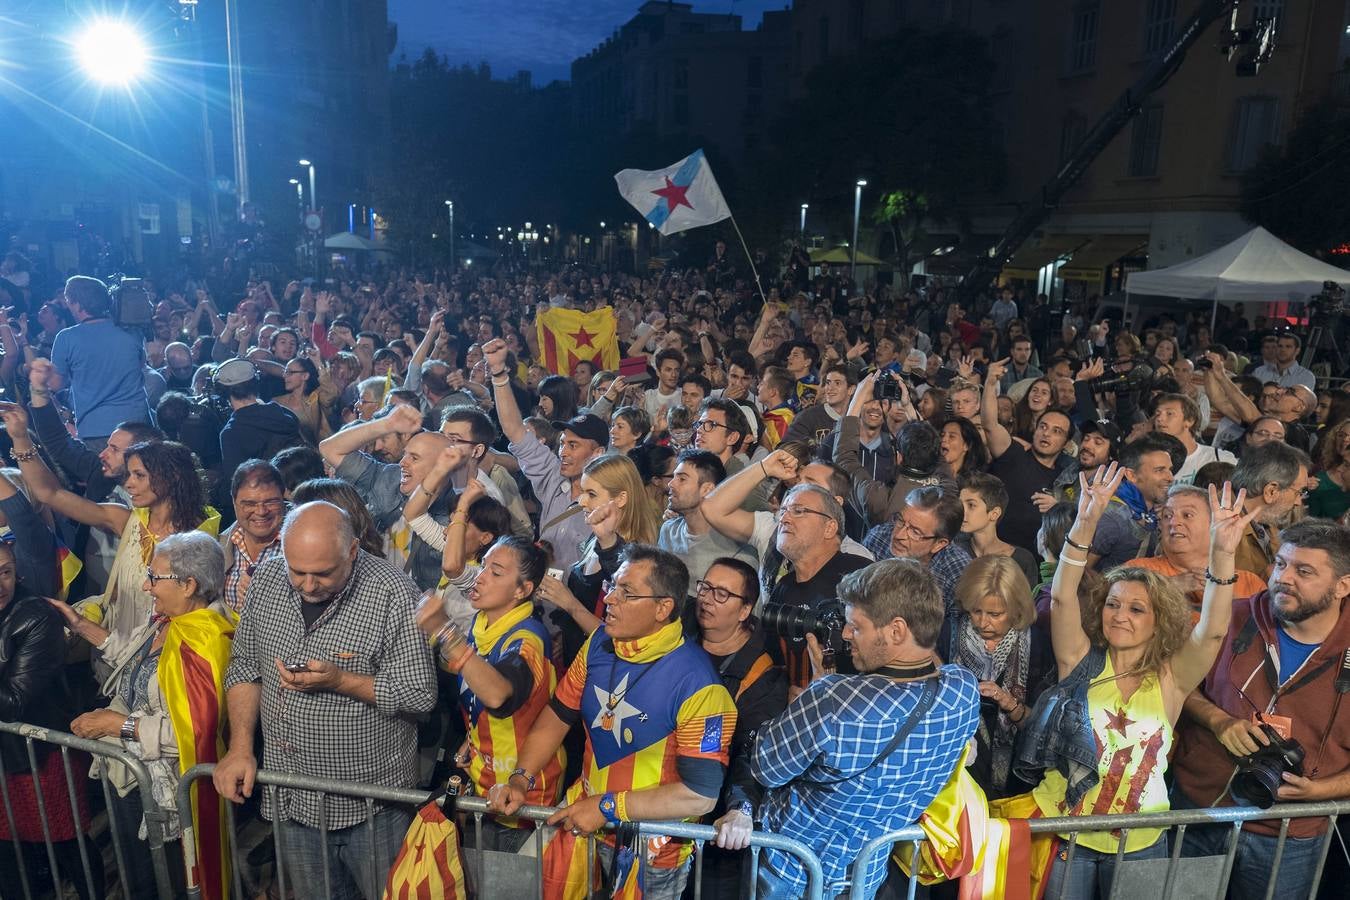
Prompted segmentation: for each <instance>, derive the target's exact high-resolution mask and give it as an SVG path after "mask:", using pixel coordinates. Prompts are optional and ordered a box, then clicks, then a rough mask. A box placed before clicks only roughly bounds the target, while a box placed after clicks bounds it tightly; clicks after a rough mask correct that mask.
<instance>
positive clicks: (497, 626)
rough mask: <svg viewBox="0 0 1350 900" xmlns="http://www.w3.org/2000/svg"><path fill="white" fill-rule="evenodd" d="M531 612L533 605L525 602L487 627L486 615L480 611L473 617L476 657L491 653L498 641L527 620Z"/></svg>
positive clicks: (527, 601)
mask: <svg viewBox="0 0 1350 900" xmlns="http://www.w3.org/2000/svg"><path fill="white" fill-rule="evenodd" d="M533 612H534V603H532V602H531V601H529V600H526V601H525V602H524V603H522V604H520V605H519V606H517V607H514V608H512V609H511V610H510V611H509V612H508V613H507V614H506V615H504V616H502V617H501V618H500V619H498V620H497V621H496V622H493V623H492V624H491V625H489V624H488V620H487V613H485V612H483V611H481V610H480V611H479V612H478V615H476V616H474V617H473V644H474V646H475V647H477V648H478V655H479V656H487V655H488V654H489V653H491V652H492V651H493V649H494V648H496V646H497V642H498V641H500V640H501V639H502V638H504V637H506V636H507V635H508V634H510V633H511V630H512V629H513V628H515V627H516V626H517V625H519V624H520V623H521V622H524V621H525V620H526V619H528V618H529V617H530V614H531V613H533Z"/></svg>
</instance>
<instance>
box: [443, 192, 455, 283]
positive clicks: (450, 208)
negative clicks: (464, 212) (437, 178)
mask: <svg viewBox="0 0 1350 900" xmlns="http://www.w3.org/2000/svg"><path fill="white" fill-rule="evenodd" d="M445 211H446V213H447V214H448V215H449V216H450V273H451V274H452V275H453V274H454V272H455V201H453V200H447V201H445Z"/></svg>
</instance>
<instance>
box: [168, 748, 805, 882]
mask: <svg viewBox="0 0 1350 900" xmlns="http://www.w3.org/2000/svg"><path fill="white" fill-rule="evenodd" d="M214 771H215V766H213V765H199V766H194V767H192V768H191V769H189V770H188V771H187V772H185V773H183V777H182V780H181V781H180V782H179V784H178V803H179V808H180V809H187V808H189V807H188V806H186V805H185V804H186V803H187V802H188V800H189V797H190V791H191V785H192V782H193V781H194V780H195V779H198V778H210V777H211V774H212V773H213V772H214ZM254 785H255V787H254V793H255V794H256V793H257V791H258V789H259V788H261V789H262V790H263V791H265V792H266V793H267V794H268V795H269V799H270V801H271V803H272V807H273V808H274V809H276V808H278V806H279V804H278V803H277V801H278V799H279V797H278V793H279V792H280V791H282V790H300V791H310V792H315V793H319V794H325V795H334V796H341V797H356V798H361V799H364V800H365V801H366V813H367V815H366V824H365V826H357V827H366V828H369V829H370V832H371V838H372V839H373V838H374V828H375V826H374V821H373V816H374V813H375V804H376V803H377V802H378V803H381V804H388V805H403V806H408V807H410V808H412V809H413V810H416V809H418V808H420V807H421V806H423V805H425V804H426V802H427V801H428V800H430V799H431V796H432V794H431V792H429V791H423V790H415V789H406V788H386V787H378V786H376V785H368V784H353V783H350V782H344V781H335V780H331V779H325V778H311V777H308V776H303V775H290V774H286V773H283V772H272V771H268V770H266V769H259V770H258V773H257V776H256V778H255V780H254ZM225 806H226V816H227V819H228V828H229V838H230V853H231V857H232V863H233V865H232V866H231V870H232V872H233V879H234V896H237V897H244V896H246V894H245V892H244V886H243V882H242V868H241V865H240V863H241V859H240V851H239V846H238V842H237V841H236V840H235V837H236V835H237V833H238V832H237V829H236V825H235V805H234V804H233V803H229V802H226V804H225ZM319 808H320V811H321V812H322V810H323V809H324V805H323V804H320V807H319ZM455 809H456V811H457V812H458V813H463V814H466V815H468V816H471V817H472V819H473V824H472V832H473V835H474V838H475V840H474V841H473V844H474V847H468V846H465V849H464V854H465V857H466V872H465V874H466V876H470V877H471V884H476V885H480V886H481V885H484V884H486V883H487V882H488V879H489V877H490V876H491V874H492V873H490V872H489V871H488V859H487V854H488V853H494V852H495V851H486V852H484V851H475V849H474V848H480V847H482V846H483V819H484V817H492V814H491V813H489V812H488V808H487V800H486V799H485V798H483V797H471V796H464V797H458V798H456V804H455ZM555 812H557V808H556V807H547V806H524V807H521V809H520V810H519V811H517V813H516V814H515V818H524V819H530V820H532V821H535V822H543V821H544V820H545V819H547V818H548V817H549V816H551V815H553V813H555ZM633 824H634V825H635V826H636V830H637V838H638V839H639V840H641V839H643V838H647V837H671V838H680V839H685V840H691V841H693V842H694V859H693V865H692V867H691V871H690V876H689V877H690V881H691V882H692V883H693V885H694V897H695V900H699V898H701V896H702V873H703V852H704V844H705V843H706V842H708V841H711V840H713V839H715V838H716V836H717V832H716V829H714V828H712V827H711V826H709V825H696V824H691V823H687V822H636V823H633ZM183 827H184V832H183V847H184V863H185V865H186V868H187V877H188V879H189V881H188V884H187V896H188V897H189V898H192V900H196V898H200V897H201V888H200V886H199V885H195V884H192V883H191V878H192V868H193V865H192V859H191V854H192V846H193V844H192V835H191V830H190V829H191V823H190V822H189V821H188V820H187V819H186V818H184V819H183ZM285 827H286V823H285V822H280V823H277V822H274V823H272V838H271V839H272V844H273V850H274V852H275V854H276V856H275V859H276V880H277V887H278V888H279V890H280V892H281V895H282V896H285V894H286V879H287V875H286V864H285V859H284V854H283V851H282V838H281V834H280V830H282V829H285ZM606 830H611V829H610V828H609V827H607V829H606ZM319 836H320V846H321V848H322V849H321V853H322V855H323V856H324V857H325V858H326V857H327V847H328V844H327V839H328V828H327V826H326V825H325V824H324V822H323V821H320V827H319ZM530 840H532V841H533V842H534V845H535V847H534V850H535V852H534V865H533V873H532V875H533V878H532V880H531V882H530V884H532V885H533V887H534V888H535V891H536V893H535V894H530V893H525V894H520V895H518V894H517V893H516V892H515V891H512V892H510V893H507V892H506V890H505V889H504V888H503V886H502V885H501V884H500V883H498V884H497V885H495V890H494V891H493V892H483V891H480V892H479V893H478V896H519V897H520V898H522V900H523V898H526V897H530V896H537V891H538V889H539V887H540V886H541V885H542V882H543V856H544V853H543V841H544V838H543V830H542V829H539V828H536V829H535V830H534V834H533V836H532V837H531V839H530ZM750 843H751V847H752V848H754V849H755V850H756V851H758V850H763V849H775V850H781V851H783V852H785V853H790V854H792V855H793V856H795V857H796V858H797V859H798V860H799V861H800V862H801V864H802V867H803V869H804V870H805V872H806V873H807V878H808V886H807V893H806V894H805V900H822V891H823V889H824V884H825V878H824V873H823V870H822V868H821V864H820V860H819V859H818V858H817V857H816V855H815V853H814V852H813V851H812V850H811V849H810V848H809V847H807V846H806V845H805V844H803V843H801V842H800V841H796V840H793V839H792V838H787V837H783V836H782V835H777V834H770V833H767V832H759V831H756V832H753V833H752V834H751V837H750ZM466 845H467V841H466ZM587 853H588V857H589V859H590V861H591V863H592V866H593V864H594V861H595V853H596V849H595V840H594V838H589V839H587ZM497 855H498V856H508V855H509V856H511V857H513V858H514V860H513V861H517V862H523V861H524V859H525V857H523V856H522V855H518V854H505V853H499V854H497ZM758 857H759V853H758V852H755V853H752V854H751V855H750V873H749V878H748V880H749V884H750V886H751V887H750V890H749V892H748V893H747V894H746V896H753V895H754V888H753V885H754V884H755V878H756V877H757V874H758V863H759V859H758ZM638 858H639V860H640V865H643V866H645V865H646V856H645V854H643V853H639V854H638ZM521 871H522V870H521V869H520V867H517V874H520V872H521ZM526 874H531V873H528V872H526ZM330 879H331V873H330V872H329V871H328V867H327V866H325V869H324V893H325V894H326V895H328V896H332V889H331V881H330ZM519 883H520V882H517V884H519ZM368 888H369V891H370V892H369V893H368V894H367V896H368V897H379V896H381V895H382V893H383V891H384V885H383V883H382V882H381V883H380V884H372V885H369V886H368Z"/></svg>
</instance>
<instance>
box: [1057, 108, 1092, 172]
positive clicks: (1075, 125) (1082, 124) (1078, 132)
mask: <svg viewBox="0 0 1350 900" xmlns="http://www.w3.org/2000/svg"><path fill="white" fill-rule="evenodd" d="M1086 133H1087V119H1085V118H1084V117H1083V116H1081V115H1079V114H1078V113H1069V114H1068V115H1067V116H1065V117H1064V122H1063V123H1062V125H1061V126H1060V132H1059V162H1060V165H1063V164H1064V162H1065V160H1067V159H1068V158H1069V156H1070V155H1071V154H1072V153H1073V151H1075V150H1077V149H1078V145H1079V144H1081V143H1082V142H1083V135H1084V134H1086Z"/></svg>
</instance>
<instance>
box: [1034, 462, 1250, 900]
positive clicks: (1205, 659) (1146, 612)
mask: <svg viewBox="0 0 1350 900" xmlns="http://www.w3.org/2000/svg"><path fill="white" fill-rule="evenodd" d="M1123 474H1124V471H1123V470H1122V469H1118V468H1117V467H1116V466H1115V465H1114V464H1113V465H1112V466H1111V467H1110V468H1109V469H1108V470H1105V471H1103V470H1101V469H1099V470H1098V471H1097V474H1096V476H1095V477H1094V478H1093V479H1092V481H1091V483H1089V482H1088V480H1087V478H1086V477H1084V476H1080V477H1079V481H1080V485H1081V488H1082V490H1081V492H1080V494H1079V498H1078V517H1077V518H1076V519H1075V521H1074V523H1073V527H1072V528H1071V529H1070V530H1069V534H1068V537H1067V539H1066V540H1065V542H1064V549H1063V550H1062V551H1061V553H1060V557H1059V559H1060V564H1059V566H1058V567H1057V568H1056V570H1055V580H1054V583H1053V585H1052V587H1051V613H1050V630H1051V640H1052V643H1053V644H1054V650H1055V663H1056V666H1057V667H1058V669H1059V677H1060V680H1061V682H1078V683H1080V684H1081V685H1082V686H1085V687H1086V698H1087V718H1088V720H1089V722H1088V723H1087V724H1089V725H1090V726H1091V732H1092V735H1093V739H1094V741H1095V746H1094V747H1091V748H1082V747H1079V748H1076V749H1078V750H1080V751H1081V750H1083V749H1086V750H1087V751H1088V756H1087V757H1086V758H1088V759H1090V758H1091V756H1093V755H1095V757H1096V769H1095V772H1094V771H1093V770H1092V769H1091V767H1090V766H1087V767H1084V766H1078V767H1075V766H1073V765H1070V766H1068V767H1067V769H1068V772H1069V777H1067V778H1066V777H1065V775H1064V774H1063V773H1062V772H1061V771H1060V770H1059V769H1058V768H1054V767H1052V768H1048V769H1047V770H1046V773H1045V775H1044V777H1043V779H1042V780H1041V783H1040V784H1039V785H1038V786H1037V787H1036V788H1035V789H1034V790H1033V791H1032V797H1033V799H1034V800H1035V802H1036V806H1037V808H1038V810H1039V812H1040V814H1041V815H1043V816H1068V815H1072V816H1078V815H1094V814H1118V813H1141V812H1157V811H1159V810H1165V809H1167V808H1168V801H1167V787H1166V785H1165V784H1164V783H1163V775H1164V773H1165V772H1166V770H1167V755H1168V751H1169V750H1170V749H1171V747H1172V728H1173V726H1174V725H1175V724H1176V721H1177V717H1178V716H1179V715H1181V708H1182V705H1183V704H1184V703H1185V701H1186V697H1187V695H1189V694H1190V692H1191V691H1192V690H1194V689H1195V688H1196V687H1197V686H1198V685H1199V684H1200V682H1201V681H1202V680H1203V679H1204V677H1205V675H1206V673H1208V672H1209V669H1210V667H1211V666H1212V665H1213V663H1214V660H1215V658H1216V657H1217V656H1218V652H1219V647H1220V645H1221V643H1222V641H1223V638H1224V635H1225V634H1226V633H1227V631H1228V622H1229V618H1230V615H1231V611H1232V601H1233V583H1234V581H1235V580H1236V579H1235V578H1234V572H1235V569H1234V565H1233V552H1234V550H1235V549H1236V548H1237V545H1238V542H1239V540H1240V539H1241V537H1242V532H1243V529H1245V528H1246V527H1247V523H1248V522H1249V521H1250V519H1251V516H1250V515H1243V514H1242V504H1243V500H1244V499H1245V498H1244V494H1243V492H1238V495H1237V497H1236V498H1234V497H1233V496H1232V488H1231V486H1229V485H1224V489H1223V496H1222V498H1220V497H1219V496H1218V495H1217V493H1216V492H1215V490H1214V488H1212V487H1211V488H1210V492H1209V496H1210V510H1211V526H1210V544H1209V546H1210V550H1209V570H1208V572H1207V573H1206V584H1205V597H1204V604H1203V607H1202V610H1201V613H1200V621H1199V623H1198V624H1196V626H1195V628H1194V629H1191V627H1190V625H1191V614H1190V605H1189V604H1188V603H1187V602H1186V598H1185V597H1184V596H1182V594H1181V592H1180V591H1178V590H1177V589H1176V588H1175V587H1174V586H1172V585H1171V584H1170V583H1169V582H1168V581H1166V580H1165V579H1163V578H1162V577H1161V576H1159V575H1158V574H1157V573H1155V572H1150V571H1148V570H1146V569H1141V568H1133V567H1128V566H1121V567H1118V568H1115V569H1112V570H1111V571H1109V572H1107V573H1106V583H1107V586H1108V590H1107V592H1106V595H1105V597H1102V598H1100V599H1098V598H1092V599H1090V600H1089V603H1090V606H1091V607H1092V608H1091V610H1090V614H1089V615H1082V614H1081V613H1080V609H1079V595H1078V585H1079V581H1080V580H1081V578H1082V575H1083V570H1084V568H1085V566H1086V558H1087V548H1088V547H1089V546H1091V544H1092V537H1093V534H1094V533H1095V532H1096V530H1097V523H1098V522H1099V521H1100V520H1101V517H1102V514H1103V513H1104V512H1105V511H1106V508H1107V505H1108V504H1109V503H1110V502H1111V498H1112V497H1113V496H1114V495H1115V493H1116V489H1117V488H1118V487H1119V486H1120V482H1121V478H1122V476H1123ZM1103 660H1104V662H1103ZM1080 664H1083V665H1085V666H1087V667H1088V668H1095V669H1098V671H1087V672H1085V671H1083V670H1079V671H1077V672H1075V670H1076V669H1079V666H1080ZM1079 689H1080V690H1082V687H1080V688H1079ZM1074 724H1076V723H1074ZM1077 733H1078V734H1079V735H1083V734H1085V733H1086V732H1085V731H1079V732H1077ZM1080 740H1081V738H1080ZM1072 756H1073V757H1074V758H1076V759H1077V760H1079V761H1080V762H1081V761H1082V760H1083V759H1084V758H1085V757H1084V756H1082V755H1079V754H1072ZM1163 833H1164V832H1163V831H1162V830H1160V829H1144V828H1136V829H1131V830H1130V831H1129V832H1128V837H1126V839H1125V857H1124V858H1125V859H1127V860H1129V859H1149V858H1165V857H1166V856H1167V852H1168V851H1167V842H1166V841H1165V840H1160V838H1162V836H1163ZM1119 843H1120V835H1119V834H1118V833H1113V832H1107V833H1102V832H1094V833H1086V832H1085V833H1083V834H1081V835H1080V836H1079V838H1078V846H1077V849H1076V850H1075V851H1074V857H1073V864H1072V866H1070V865H1068V864H1067V849H1065V850H1061V851H1060V852H1059V853H1057V854H1055V856H1054V858H1053V860H1052V861H1051V869H1050V872H1049V876H1048V881H1047V882H1046V893H1045V896H1048V897H1063V898H1077V897H1082V898H1089V900H1090V898H1091V897H1093V896H1094V894H1095V892H1096V891H1097V890H1098V889H1100V891H1101V895H1102V896H1107V895H1109V894H1110V892H1111V880H1112V876H1113V874H1114V871H1115V864H1116V853H1117V850H1118V849H1119Z"/></svg>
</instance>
